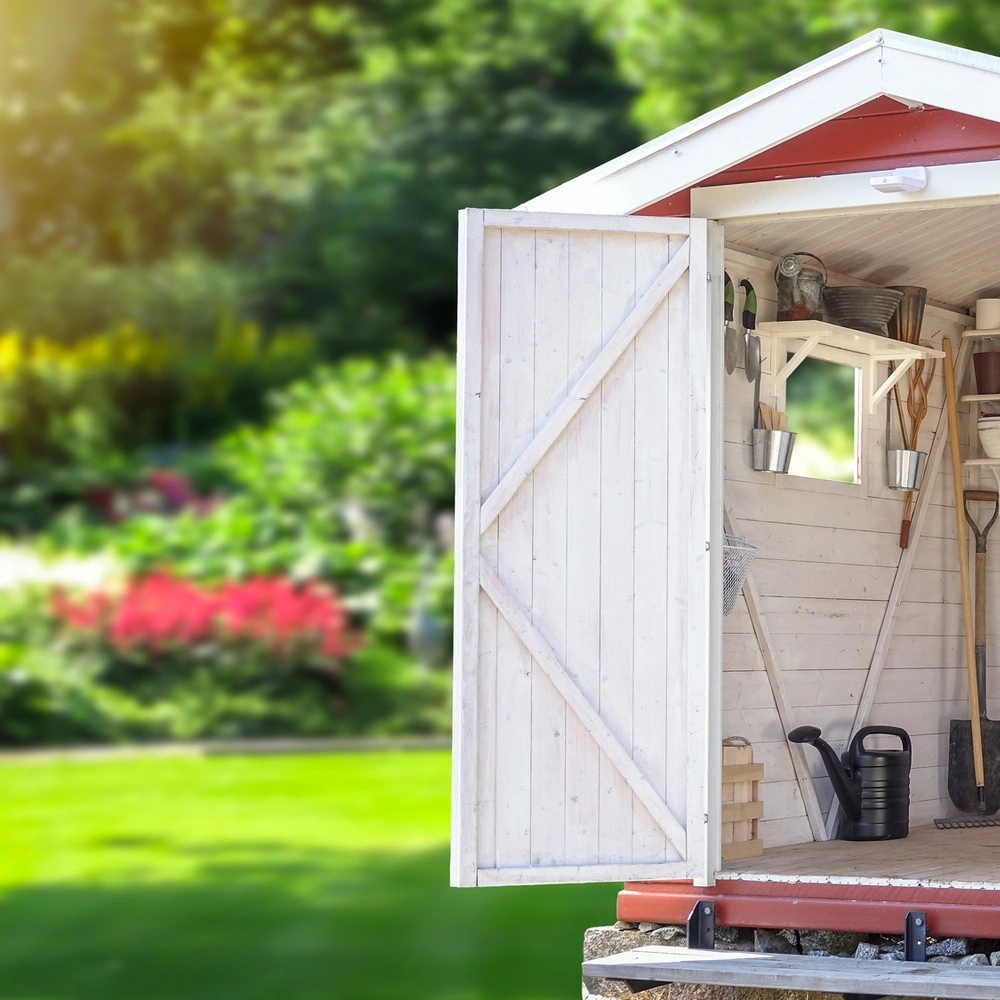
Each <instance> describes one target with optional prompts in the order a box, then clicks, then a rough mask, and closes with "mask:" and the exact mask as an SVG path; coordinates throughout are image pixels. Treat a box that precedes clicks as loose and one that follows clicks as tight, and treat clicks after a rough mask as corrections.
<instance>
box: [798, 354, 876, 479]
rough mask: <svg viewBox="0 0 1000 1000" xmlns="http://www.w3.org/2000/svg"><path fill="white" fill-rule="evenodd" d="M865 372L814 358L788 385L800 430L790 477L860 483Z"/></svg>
mask: <svg viewBox="0 0 1000 1000" xmlns="http://www.w3.org/2000/svg"><path fill="white" fill-rule="evenodd" d="M860 381H861V370H860V369H859V368H856V367H855V366H854V365H846V364H840V363H838V362H836V361H826V360H824V359H822V358H816V357H810V358H806V359H805V361H803V362H802V364H801V365H799V367H798V368H796V369H795V371H794V372H792V374H791V375H790V376H789V378H788V382H787V384H786V387H785V393H786V395H785V409H786V412H787V413H788V428H789V430H793V431H796V432H797V435H798V436H797V437H796V439H795V448H794V450H793V451H792V462H791V466H790V467H789V470H788V471H789V473H790V474H791V475H793V476H805V477H806V478H809V479H826V480H833V481H835V482H841V483H856V482H859V481H860V479H859V475H858V469H859V462H858V457H859V456H858V441H859V439H860V434H859V427H858V415H859V413H860V407H859V405H858V394H859V391H860Z"/></svg>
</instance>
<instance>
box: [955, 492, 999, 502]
mask: <svg viewBox="0 0 1000 1000" xmlns="http://www.w3.org/2000/svg"><path fill="white" fill-rule="evenodd" d="M963 495H964V496H965V499H966V500H985V501H986V502H987V503H996V501H997V498H998V497H1000V494H998V493H997V491H996V490H965V491H964V494H963Z"/></svg>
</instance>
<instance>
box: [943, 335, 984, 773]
mask: <svg viewBox="0 0 1000 1000" xmlns="http://www.w3.org/2000/svg"><path fill="white" fill-rule="evenodd" d="M941 346H942V347H943V348H944V387H945V405H946V407H947V411H948V438H949V443H950V445H951V478H952V483H953V485H954V488H955V535H956V537H957V539H958V568H959V569H960V570H961V576H962V616H963V620H964V622H965V667H966V671H967V673H968V675H969V716H970V721H971V723H972V762H973V766H974V769H975V772H976V787H977V788H984V787H985V785H986V771H985V769H984V767H983V730H982V726H981V725H980V720H979V683H978V679H977V677H976V641H975V636H974V625H973V621H972V586H971V582H970V580H969V548H968V542H967V536H966V533H965V499H964V497H963V496H962V454H961V449H960V446H959V443H958V403H957V400H956V398H955V396H956V393H955V369H954V366H953V363H952V360H951V341H950V340H949V339H948V338H947V337H945V338H944V340H943V341H942V343H941Z"/></svg>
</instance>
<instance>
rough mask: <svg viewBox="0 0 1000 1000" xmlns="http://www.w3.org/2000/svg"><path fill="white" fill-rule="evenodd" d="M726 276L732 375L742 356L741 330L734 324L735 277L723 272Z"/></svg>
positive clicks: (727, 349) (729, 372)
mask: <svg viewBox="0 0 1000 1000" xmlns="http://www.w3.org/2000/svg"><path fill="white" fill-rule="evenodd" d="M723 273H724V274H725V276H726V290H725V308H726V334H725V341H724V344H725V356H726V374H727V375H732V374H733V372H734V371H736V363H737V362H738V361H739V357H740V332H739V330H737V329H736V327H734V326H733V310H734V308H735V306H736V289H735V288H733V279H732V278H730V277H729V272H728V271H725V272H723Z"/></svg>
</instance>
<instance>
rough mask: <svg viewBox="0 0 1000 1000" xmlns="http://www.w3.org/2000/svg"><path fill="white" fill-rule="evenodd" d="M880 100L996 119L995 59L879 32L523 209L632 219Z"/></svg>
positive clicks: (999, 84)
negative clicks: (668, 199) (755, 157)
mask: <svg viewBox="0 0 1000 1000" xmlns="http://www.w3.org/2000/svg"><path fill="white" fill-rule="evenodd" d="M883 96H888V97H892V98H893V99H895V100H898V101H902V102H903V103H906V104H910V105H920V104H933V105H937V106H939V107H943V108H947V109H948V110H950V111H955V112H958V113H960V114H968V115H974V116H976V117H979V118H985V119H989V120H992V121H1000V59H998V58H996V57H994V56H988V55H984V54H982V53H978V52H970V51H968V50H966V49H961V48H958V47H956V46H953V45H943V44H941V43H940V42H929V41H925V40H924V39H920V38H914V37H912V36H909V35H902V34H899V33H898V32H894V31H886V30H884V29H877V30H875V31H872V32H869V33H868V34H867V35H863V36H862V37H861V38H859V39H857V40H856V41H854V42H851V43H849V44H848V45H844V46H841V47H840V48H838V49H835V50H834V51H833V52H831V53H829V54H828V55H826V56H823V57H822V58H820V59H816V60H814V61H813V62H810V63H807V64H806V65H805V66H802V67H800V68H799V69H797V70H794V71H793V72H791V73H786V74H785V75H784V76H782V77H779V78H778V79H777V80H774V81H772V82H771V83H768V84H765V85H764V86H763V87H758V88H757V89H756V90H752V91H750V92H749V93H747V94H744V95H743V96H742V97H738V98H736V99H735V100H733V101H730V102H728V103H727V104H724V105H722V107H720V108H717V109H716V110H714V111H711V112H709V113H708V114H706V115H702V116H701V117H700V118H696V119H694V121H691V122H688V123H687V124H686V125H682V126H680V127H679V128H676V129H674V130H673V131H671V132H668V133H666V134H665V135H662V136H660V137H659V138H657V139H653V140H652V141H651V142H647V143H646V144H644V145H642V146H639V147H638V148H637V149H634V150H632V151H631V152H628V153H625V154H624V155H623V156H619V157H618V158H616V159H614V160H611V161H609V162H608V163H605V164H603V165H602V166H600V167H598V168H596V169H595V170H591V171H589V172H587V173H585V174H582V175H581V176H579V177H577V178H575V179H573V180H571V181H567V182H566V183H565V184H562V185H560V186H559V187H556V188H553V189H552V190H551V191H547V192H546V193H544V194H541V195H539V196H538V197H537V198H533V199H531V200H530V201H528V202H525V204H524V205H523V206H521V207H522V208H525V209H527V210H529V211H552V212H585V213H595V214H601V213H603V214H609V215H629V214H631V213H633V212H636V211H638V210H640V209H642V208H645V207H646V206H647V205H650V204H652V203H654V202H656V201H659V200H660V199H662V198H666V197H668V196H670V195H671V194H674V193H676V192H678V191H683V190H685V189H686V188H689V187H694V186H696V185H697V184H699V183H700V182H701V181H703V180H705V179H706V178H708V177H712V176H713V175H715V174H718V173H720V172H721V171H723V170H728V169H729V168H730V167H733V166H735V165H737V164H738V163H742V162H743V161H744V160H747V159H749V158H750V157H752V156H755V155H757V154H758V153H762V152H764V151H765V150H767V149H770V148H771V147H773V146H776V145H777V144H778V143H780V142H784V141H785V140H787V139H791V138H794V137H795V136H796V135H800V134H801V133H803V132H806V131H808V130H809V129H811V128H814V127H816V126H817V125H821V124H823V123H824V122H826V121H829V120H831V119H833V118H836V117H838V116H839V115H842V114H844V113H845V112H848V111H851V110H852V109H853V108H856V107H859V106H860V105H862V104H866V103H867V102H868V101H871V100H874V99H875V98H877V97H883Z"/></svg>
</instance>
